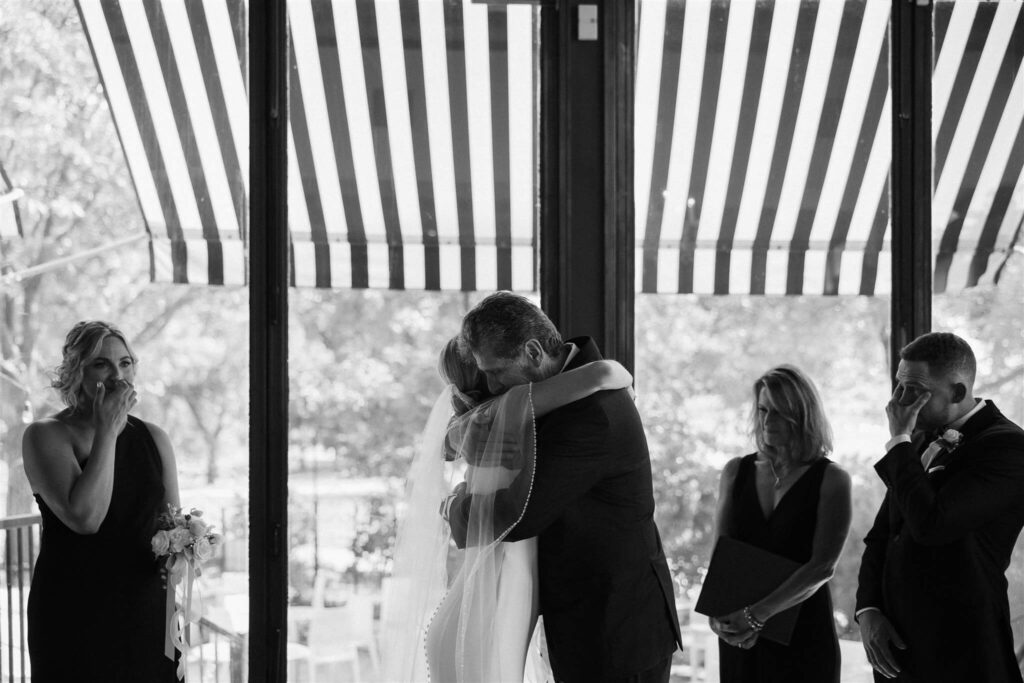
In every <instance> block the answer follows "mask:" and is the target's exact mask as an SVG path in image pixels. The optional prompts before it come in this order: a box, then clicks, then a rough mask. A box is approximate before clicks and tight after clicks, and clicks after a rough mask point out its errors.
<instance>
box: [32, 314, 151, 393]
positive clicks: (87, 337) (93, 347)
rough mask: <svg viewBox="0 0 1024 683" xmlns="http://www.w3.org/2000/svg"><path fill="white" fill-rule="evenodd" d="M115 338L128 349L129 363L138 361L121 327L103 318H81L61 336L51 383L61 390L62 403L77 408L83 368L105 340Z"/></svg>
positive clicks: (95, 354)
mask: <svg viewBox="0 0 1024 683" xmlns="http://www.w3.org/2000/svg"><path fill="white" fill-rule="evenodd" d="M107 337H117V338H118V339H120V340H121V342H122V343H123V344H124V347H125V348H126V349H128V353H129V355H131V357H132V362H133V363H136V362H138V358H137V357H136V356H135V352H134V351H132V347H131V346H129V345H128V339H127V338H126V337H125V336H124V333H123V332H121V330H119V329H117V328H116V327H114V326H113V325H111V324H110V323H107V322H103V321H102V320H83V321H81V322H79V323H76V324H75V326H74V327H72V328H71V330H70V331H69V332H68V335H67V337H66V338H65V339H64V348H63V349H62V356H63V358H62V360H61V362H60V365H58V366H57V367H56V368H55V369H54V377H53V380H52V381H51V382H50V386H51V387H53V388H54V389H56V390H57V391H58V392H59V393H60V398H61V400H62V401H64V405H66V406H68V407H69V408H71V410H73V411H74V410H76V409H77V408H78V402H79V399H80V397H81V394H82V375H83V374H84V369H85V367H86V366H87V365H88V364H89V363H91V362H92V361H93V360H94V359H95V358H96V356H98V355H99V353H100V349H101V348H102V346H103V342H104V340H106V338H107Z"/></svg>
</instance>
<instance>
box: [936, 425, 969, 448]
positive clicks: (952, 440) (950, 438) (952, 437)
mask: <svg viewBox="0 0 1024 683" xmlns="http://www.w3.org/2000/svg"><path fill="white" fill-rule="evenodd" d="M963 440H964V435H963V434H961V433H960V432H958V431H957V430H955V429H947V430H946V431H944V432H942V436H940V437H939V439H938V441H939V443H940V444H942V447H943V448H944V449H945V450H946V451H952V450H953V449H955V448H956V447H957V446H959V445H960V442H961V441H963Z"/></svg>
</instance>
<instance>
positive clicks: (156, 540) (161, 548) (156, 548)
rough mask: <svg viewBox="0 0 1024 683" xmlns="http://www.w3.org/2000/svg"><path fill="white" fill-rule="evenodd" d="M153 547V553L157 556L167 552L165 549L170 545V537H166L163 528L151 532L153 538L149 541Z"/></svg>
mask: <svg viewBox="0 0 1024 683" xmlns="http://www.w3.org/2000/svg"><path fill="white" fill-rule="evenodd" d="M150 544H151V545H152V547H153V554H154V555H156V556H157V557H160V556H161V555H166V554H167V549H168V548H169V547H170V544H171V539H170V538H169V537H168V535H167V532H166V531H165V530H163V529H161V530H160V531H158V532H156V533H155V534H153V540H152V541H150Z"/></svg>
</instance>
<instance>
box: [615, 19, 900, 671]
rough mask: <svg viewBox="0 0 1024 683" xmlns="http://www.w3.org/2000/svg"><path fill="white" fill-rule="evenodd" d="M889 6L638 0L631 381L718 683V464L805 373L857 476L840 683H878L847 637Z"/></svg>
mask: <svg viewBox="0 0 1024 683" xmlns="http://www.w3.org/2000/svg"><path fill="white" fill-rule="evenodd" d="M889 11H890V5H889V3H886V2H876V1H869V2H850V3H833V2H781V1H780V2H757V3H754V2H726V1H725V0H702V1H698V2H693V1H687V2H682V1H677V0H643V1H642V2H641V3H640V12H639V15H638V16H639V26H638V36H639V40H638V55H637V84H636V110H635V126H636V128H635V139H636V149H635V156H634V161H635V174H636V175H635V188H636V226H637V228H636V229H637V262H636V263H637V291H638V293H639V294H638V296H637V298H636V302H635V306H636V309H635V311H636V359H637V368H636V383H637V402H638V405H639V406H640V409H641V414H642V415H643V416H644V420H645V424H646V426H647V432H648V438H649V441H650V445H651V452H652V461H653V464H654V470H655V473H656V476H655V482H656V487H657V488H656V494H657V503H658V512H657V515H658V518H657V519H658V523H659V526H660V528H661V532H662V535H663V537H664V539H665V545H666V550H667V552H668V556H669V558H670V563H671V566H672V569H673V572H674V575H675V579H676V582H677V594H678V595H679V598H680V599H679V608H680V621H681V623H682V624H683V627H684V634H685V639H686V641H687V643H686V644H687V647H688V651H687V652H686V653H683V654H678V655H677V661H676V664H675V666H676V671H677V672H678V673H679V674H680V675H690V676H694V677H698V676H707V677H708V679H709V680H713V679H714V677H715V676H716V675H717V663H716V662H717V638H716V637H715V636H714V635H713V634H712V633H711V632H710V630H709V629H708V627H707V619H706V618H705V617H702V616H700V615H698V614H696V613H694V612H693V611H692V605H693V602H694V601H695V600H696V597H697V595H698V593H699V590H700V586H701V581H702V577H703V575H704V572H705V571H706V567H707V562H708V560H709V558H710V554H711V548H712V540H713V535H714V514H715V504H716V501H717V498H718V478H719V473H720V471H721V468H722V466H723V465H724V464H725V463H726V462H727V461H728V460H729V459H730V458H733V457H735V456H739V455H744V454H746V453H750V452H752V451H753V450H754V446H753V443H752V439H751V436H750V433H749V424H750V422H749V420H750V411H751V407H752V405H751V404H752V400H753V399H752V395H751V394H752V392H751V386H752V384H753V382H754V380H755V379H757V377H759V376H760V375H761V374H762V373H763V372H765V371H766V370H768V369H769V368H770V367H772V366H773V365H776V364H779V363H792V364H795V365H797V366H799V367H800V368H802V369H803V370H804V371H806V372H807V373H808V374H809V375H810V377H811V378H812V379H813V380H814V381H815V382H816V384H817V385H818V388H819V390H820V391H821V393H822V396H823V400H824V402H825V408H826V410H827V411H828V415H829V418H830V420H831V422H832V425H833V427H834V430H835V437H836V438H835V452H834V454H833V456H832V457H833V459H834V460H835V461H836V462H838V463H839V464H840V465H841V466H842V467H843V468H844V469H846V470H847V471H848V472H850V474H851V475H852V477H853V481H854V487H855V495H854V505H855V507H854V521H853V529H852V530H851V534H850V540H849V541H848V542H847V545H846V547H845V549H844V552H843V555H842V557H841V559H840V563H839V567H838V569H837V573H836V576H835V577H834V578H833V580H832V593H833V596H834V598H835V619H836V625H837V629H838V631H839V633H840V635H841V637H842V639H843V641H842V654H843V676H842V679H843V680H844V681H861V680H863V681H868V680H870V667H869V666H868V665H867V663H866V659H865V656H864V653H863V649H862V648H861V646H860V644H859V643H856V642H850V640H849V639H851V638H856V637H858V634H857V629H856V624H855V623H854V622H853V604H854V592H855V589H856V574H857V567H858V565H859V556H860V551H861V549H862V546H861V544H860V539H861V538H863V536H864V534H865V533H866V531H867V529H868V528H869V527H870V525H871V522H872V520H873V518H874V514H875V512H876V510H877V506H878V504H879V503H880V501H881V498H882V494H883V493H884V487H883V486H882V484H881V482H879V481H878V479H877V477H875V476H874V473H873V472H872V470H871V463H872V462H873V461H874V460H875V459H877V458H878V457H879V455H880V454H881V449H882V447H883V445H884V443H885V441H886V439H887V436H888V434H887V431H886V424H885V419H884V414H883V412H882V411H883V409H884V406H885V403H886V401H887V400H888V396H889V393H890V388H889V369H888V339H889V302H888V292H889V280H890V276H889V270H890V260H889V252H888V248H887V240H888V236H887V235H888V227H889V225H888V224H889V218H888V206H889V191H888V173H889V165H890V159H891V152H890V147H891V137H890V134H889V130H890V128H889V126H890V118H889V117H890V104H889V96H890V91H889V77H888V70H889V37H888V27H889Z"/></svg>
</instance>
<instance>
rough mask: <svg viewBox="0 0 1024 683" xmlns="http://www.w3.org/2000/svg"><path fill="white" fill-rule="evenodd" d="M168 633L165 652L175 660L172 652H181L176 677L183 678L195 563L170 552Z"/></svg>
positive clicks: (168, 568)
mask: <svg viewBox="0 0 1024 683" xmlns="http://www.w3.org/2000/svg"><path fill="white" fill-rule="evenodd" d="M166 566H167V608H166V614H167V635H166V638H165V639H164V641H165V642H164V655H165V656H166V657H167V658H168V659H170V660H172V661H173V660H174V658H175V652H176V651H177V652H180V653H181V656H180V657H179V658H178V672H177V673H178V679H179V680H185V666H186V664H187V662H188V647H189V640H190V636H191V634H190V632H189V631H190V629H189V624H191V623H192V615H191V611H192V586H193V584H194V583H195V578H196V574H197V572H196V567H195V564H194V562H193V560H191V559H189V558H187V557H185V556H184V555H181V554H176V555H170V556H169V557H168V558H167V565H166ZM179 585H181V586H182V599H181V603H180V606H179V604H178V603H177V600H176V596H177V592H178V590H177V589H178V586H179Z"/></svg>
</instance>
